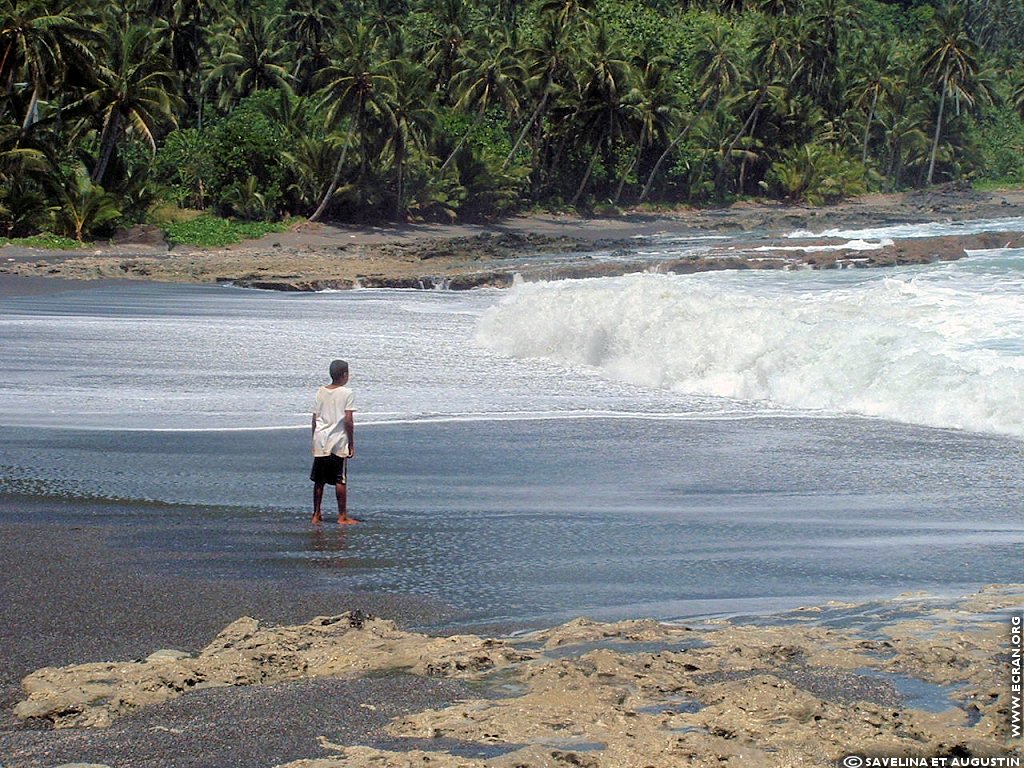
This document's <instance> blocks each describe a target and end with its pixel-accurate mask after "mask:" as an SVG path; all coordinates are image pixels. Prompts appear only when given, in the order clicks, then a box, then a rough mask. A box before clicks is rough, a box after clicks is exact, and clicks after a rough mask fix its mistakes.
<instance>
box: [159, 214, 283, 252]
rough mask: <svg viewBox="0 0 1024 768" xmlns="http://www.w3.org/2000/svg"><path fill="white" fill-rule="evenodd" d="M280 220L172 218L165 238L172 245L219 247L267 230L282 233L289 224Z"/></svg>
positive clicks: (247, 238) (205, 217)
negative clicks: (175, 219) (180, 219)
mask: <svg viewBox="0 0 1024 768" xmlns="http://www.w3.org/2000/svg"><path fill="white" fill-rule="evenodd" d="M293 221H294V220H293V219H287V220H284V221H244V222H243V221H233V220H231V219H222V218H220V217H219V216H210V215H208V214H204V215H202V216H197V217H195V218H194V219H190V220H188V221H176V222H172V223H170V224H167V225H166V226H165V229H164V231H165V233H166V234H167V241H168V242H169V243H171V244H172V245H198V246H202V247H207V248H220V247H223V246H225V245H234V244H235V243H240V242H241V241H242V240H254V239H256V238H258V237H263V236H264V235H266V234H269V233H270V232H283V231H285V230H286V229H288V227H289V226H291V224H292V223H293Z"/></svg>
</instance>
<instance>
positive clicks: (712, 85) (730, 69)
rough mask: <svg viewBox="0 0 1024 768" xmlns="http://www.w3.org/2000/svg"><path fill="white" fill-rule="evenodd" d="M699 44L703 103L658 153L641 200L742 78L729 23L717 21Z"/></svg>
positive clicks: (699, 85) (737, 53)
mask: <svg viewBox="0 0 1024 768" xmlns="http://www.w3.org/2000/svg"><path fill="white" fill-rule="evenodd" d="M698 46H699V47H698V48H697V51H696V56H695V59H696V71H697V72H699V73H700V74H699V76H698V79H697V88H698V96H697V102H698V104H699V105H700V106H699V108H698V110H697V114H696V115H695V116H694V117H693V118H692V119H690V120H687V121H686V123H685V125H683V126H682V129H681V130H679V132H678V133H677V134H676V136H675V138H673V139H672V141H671V142H669V144H668V146H666V147H665V149H664V151H662V153H661V154H660V155H659V156H658V159H657V161H655V163H654V167H653V168H652V169H651V172H650V173H649V174H648V176H647V183H646V184H644V188H643V190H641V192H640V202H641V203H642V202H643V201H644V200H646V199H647V195H648V194H649V193H650V191H651V186H652V185H653V184H654V179H655V178H656V177H657V175H658V171H659V170H661V166H662V164H663V163H664V162H665V160H667V159H668V157H669V155H671V154H672V152H673V151H674V150H675V148H676V147H678V146H679V144H680V143H682V141H683V140H684V139H685V138H686V136H687V134H688V133H689V132H690V130H691V129H692V128H693V126H694V125H696V124H697V123H698V122H699V121H700V119H701V118H702V117H703V116H704V113H705V111H706V110H707V109H708V107H709V106H711V107H712V109H717V108H718V106H719V105H720V104H721V103H722V98H723V96H724V95H725V94H727V93H729V92H730V91H731V90H732V88H733V87H734V86H735V85H736V84H737V83H738V82H739V81H740V78H741V73H740V52H739V49H738V47H737V46H736V44H735V43H734V41H733V38H732V35H731V34H730V33H729V30H728V28H727V27H726V25H725V24H716V25H715V26H713V27H711V29H709V30H706V31H704V32H703V33H702V34H701V35H700V38H699V42H698Z"/></svg>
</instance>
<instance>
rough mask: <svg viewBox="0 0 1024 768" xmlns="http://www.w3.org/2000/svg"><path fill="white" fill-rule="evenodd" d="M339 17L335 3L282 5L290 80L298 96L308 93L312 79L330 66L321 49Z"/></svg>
mask: <svg viewBox="0 0 1024 768" xmlns="http://www.w3.org/2000/svg"><path fill="white" fill-rule="evenodd" d="M338 15H340V10H339V9H338V8H337V5H336V3H334V2H327V3H323V2H321V1H320V0H288V2H287V3H286V4H285V7H284V14H283V17H284V18H283V22H284V23H283V28H284V30H283V37H284V39H285V40H286V41H287V42H288V45H289V47H290V50H291V58H292V61H293V62H294V65H295V66H294V68H293V70H292V79H293V80H294V82H295V84H296V92H297V93H300V94H304V93H306V92H308V91H309V88H310V85H311V83H312V80H313V77H314V75H315V74H316V73H317V72H318V71H320V70H321V69H323V68H324V67H326V66H327V65H328V64H329V62H328V60H327V56H326V54H325V50H324V49H325V46H326V44H327V40H328V39H329V38H330V37H331V36H332V35H333V34H334V30H335V27H336V23H335V19H336V18H337V17H338Z"/></svg>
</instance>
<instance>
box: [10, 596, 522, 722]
mask: <svg viewBox="0 0 1024 768" xmlns="http://www.w3.org/2000/svg"><path fill="white" fill-rule="evenodd" d="M525 658H527V656H525V655H524V654H522V653H521V652H519V651H516V650H514V649H513V648H511V647H510V646H508V645H507V644H505V643H503V642H499V641H493V640H484V639H481V638H479V637H476V636H475V635H454V636H451V637H436V638H432V637H427V636H425V635H419V634H416V633H410V632H404V631H402V630H399V629H398V628H397V627H396V626H395V624H394V623H393V622H390V621H386V620H384V619H375V618H369V617H366V616H365V615H362V614H352V613H347V614H342V615H340V616H321V617H318V618H316V619H313V620H312V621H311V622H309V623H308V624H302V625H298V626H291V627H267V626H263V625H261V624H260V623H259V622H257V621H256V620H255V619H252V618H248V617H243V618H241V619H238V620H237V621H235V622H234V623H233V624H231V625H229V626H228V627H226V628H225V629H224V630H223V631H222V632H221V633H220V634H219V635H217V637H216V638H214V640H213V641H212V642H211V643H210V644H209V645H208V646H207V647H206V648H204V649H203V650H202V651H201V652H200V653H199V654H198V655H197V656H190V655H187V654H181V653H177V652H167V651H160V652H157V653H154V654H152V655H151V656H149V657H148V658H147V659H145V660H143V661H136V662H122V663H93V664H81V665H75V666H70V667H60V668H54V667H46V668H43V669H40V670H37V671H36V672H34V673H32V674H31V675H29V676H28V677H26V678H25V679H24V681H23V683H22V685H23V687H24V689H25V692H26V693H27V694H28V698H27V699H26V700H25V701H22V702H21V703H19V704H18V705H17V707H16V708H15V714H16V715H17V716H18V717H20V718H23V719H27V718H42V719H46V720H50V721H51V722H53V724H54V725H55V726H56V727H58V728H63V727H69V726H98V727H103V726H107V725H109V724H110V723H111V722H112V721H113V720H114V719H115V718H117V717H119V716H120V715H123V714H126V713H128V712H130V711H131V710H133V709H136V708H138V707H143V706H147V705H151V704H157V703H160V702H163V701H167V700H169V699H173V698H176V697H178V696H181V695H182V694H183V693H185V692H187V691H190V690H199V689H202V688H211V687H223V686H230V685H257V684H267V683H274V682H282V681H285V680H295V679H299V678H307V677H308V678H312V677H338V676H347V675H356V674H364V673H366V672H369V671H375V670H387V669H405V670H408V671H411V672H412V673H414V674H420V675H434V676H446V677H466V676H473V675H476V674H479V673H480V672H482V671H489V670H494V669H500V668H503V667H506V666H508V665H509V664H511V663H513V662H518V661H522V660H523V659H525Z"/></svg>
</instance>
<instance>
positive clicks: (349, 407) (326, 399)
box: [313, 387, 356, 457]
mask: <svg viewBox="0 0 1024 768" xmlns="http://www.w3.org/2000/svg"><path fill="white" fill-rule="evenodd" d="M355 409H356V400H355V395H353V394H352V390H351V389H349V388H348V387H337V388H335V389H329V388H327V387H320V389H318V390H317V391H316V404H315V405H314V406H313V415H314V416H316V428H315V429H314V430H313V455H314V456H330V455H331V454H332V453H333V454H334V455H335V456H342V457H344V456H348V435H347V434H346V433H345V411H354V410H355Z"/></svg>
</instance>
